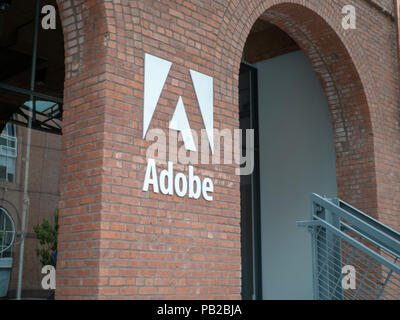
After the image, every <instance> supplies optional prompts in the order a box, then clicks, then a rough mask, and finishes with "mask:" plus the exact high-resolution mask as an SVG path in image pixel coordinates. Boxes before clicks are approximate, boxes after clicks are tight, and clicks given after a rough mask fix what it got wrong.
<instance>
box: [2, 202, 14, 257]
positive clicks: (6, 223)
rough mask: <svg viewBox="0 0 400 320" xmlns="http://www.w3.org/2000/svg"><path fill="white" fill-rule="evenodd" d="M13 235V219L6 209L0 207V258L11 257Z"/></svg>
mask: <svg viewBox="0 0 400 320" xmlns="http://www.w3.org/2000/svg"><path fill="white" fill-rule="evenodd" d="M14 237H15V226H14V221H13V219H12V218H11V217H10V215H9V214H8V212H7V210H6V209H4V208H1V207H0V258H9V257H11V253H12V245H13V242H14Z"/></svg>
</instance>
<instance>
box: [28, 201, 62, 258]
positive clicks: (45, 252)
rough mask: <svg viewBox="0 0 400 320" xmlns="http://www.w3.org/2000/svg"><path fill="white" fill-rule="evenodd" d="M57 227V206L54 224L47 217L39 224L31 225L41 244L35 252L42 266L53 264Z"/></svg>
mask: <svg viewBox="0 0 400 320" xmlns="http://www.w3.org/2000/svg"><path fill="white" fill-rule="evenodd" d="M58 227H59V225H58V208H56V209H55V210H54V226H52V225H51V224H50V223H49V221H48V220H47V219H43V221H42V223H41V224H37V225H35V226H34V227H33V230H34V231H35V233H36V236H37V238H38V239H39V241H40V245H41V248H40V249H36V254H37V255H38V257H40V262H41V263H42V265H43V266H46V265H52V266H55V263H54V253H55V251H56V250H57V235H58Z"/></svg>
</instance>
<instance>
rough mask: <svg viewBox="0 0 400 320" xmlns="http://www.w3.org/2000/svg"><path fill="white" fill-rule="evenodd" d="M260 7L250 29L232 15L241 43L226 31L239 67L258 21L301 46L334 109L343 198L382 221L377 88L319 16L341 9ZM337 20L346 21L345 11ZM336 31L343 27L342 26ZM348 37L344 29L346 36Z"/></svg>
mask: <svg viewBox="0 0 400 320" xmlns="http://www.w3.org/2000/svg"><path fill="white" fill-rule="evenodd" d="M260 2H261V3H258V4H255V5H254V6H252V7H251V8H249V9H248V11H249V12H251V13H250V14H249V17H248V19H247V21H246V22H245V23H244V24H243V23H242V22H240V21H235V20H234V19H235V17H236V15H235V14H234V13H233V14H232V16H233V18H232V22H231V23H232V24H230V27H231V26H232V25H235V23H238V26H237V29H238V30H242V31H241V32H239V33H240V36H239V39H236V41H235V39H233V38H234V37H237V35H235V34H233V35H232V33H231V32H225V31H226V30H229V28H230V27H229V26H228V25H227V26H226V28H227V29H225V28H223V29H221V30H220V35H222V34H224V42H225V43H233V44H236V45H235V46H232V51H231V57H232V60H233V65H234V66H235V67H237V68H238V66H239V64H240V59H241V56H242V51H240V50H241V49H242V48H243V47H244V43H245V41H246V38H247V35H248V33H249V31H250V28H251V27H252V25H253V23H254V22H255V21H256V19H258V18H260V19H264V20H266V21H268V22H270V23H273V24H274V25H276V26H278V27H279V28H280V29H282V30H283V31H285V32H286V33H287V34H288V35H289V36H291V38H292V39H294V40H295V41H296V43H297V44H298V45H299V47H300V48H301V49H302V50H303V52H304V53H305V54H306V56H307V57H308V59H309V61H310V62H311V64H312V66H313V67H314V71H315V72H316V74H317V76H318V78H319V80H320V82H321V85H322V87H323V89H324V91H325V94H326V98H327V102H328V105H329V109H330V113H331V118H332V123H333V129H334V138H335V149H336V150H335V151H336V167H337V183H338V196H339V197H340V198H342V199H344V200H345V201H348V202H349V203H352V204H353V205H355V206H357V207H359V208H361V209H363V210H365V211H366V212H368V213H370V214H372V215H373V216H375V217H377V212H378V201H377V185H376V184H377V180H376V170H375V160H374V159H375V153H374V138H373V137H374V134H373V126H372V120H371V114H370V113H371V111H370V107H371V104H372V103H369V101H368V99H367V94H366V93H367V90H368V89H369V90H372V89H371V88H368V87H367V88H366V87H365V86H364V83H367V84H371V83H372V81H371V80H370V79H369V74H368V73H366V72H364V77H365V78H364V81H362V80H361V78H360V75H359V72H358V68H357V67H356V65H355V63H358V65H359V67H360V68H361V67H363V65H364V64H365V61H363V60H362V57H359V56H356V57H355V58H354V59H353V57H352V56H351V55H350V53H349V50H348V48H347V47H346V45H345V44H344V43H343V41H342V40H341V39H340V36H339V34H338V33H337V31H335V30H334V29H333V27H332V26H330V25H329V24H328V22H327V21H326V20H325V19H324V18H322V17H321V16H320V15H319V14H318V13H317V12H316V11H314V10H319V11H326V12H332V10H333V9H334V8H336V10H339V9H340V8H341V7H339V6H334V7H331V8H325V7H323V8H321V6H319V7H316V6H315V4H314V3H311V4H307V6H306V5H305V4H303V2H304V1H292V2H290V3H289V2H287V1H260ZM266 8H267V9H266ZM313 9H314V10H313ZM232 10H235V12H242V11H241V10H245V9H244V8H243V7H241V6H240V5H239V6H237V7H236V8H235V9H232ZM243 16H245V14H243V12H242V13H241V17H243ZM336 20H337V21H336V22H338V23H340V22H341V20H340V11H338V14H337V19H336ZM336 27H339V28H341V25H340V26H336ZM222 30H224V31H222ZM343 33H344V30H343V32H342V34H341V36H343ZM349 37H350V38H352V35H351V34H349ZM353 41H354V43H353V45H354V44H355V43H357V41H358V40H357V39H354V38H353ZM350 49H353V48H350ZM353 50H354V49H353ZM370 87H371V86H370ZM370 97H373V95H372V94H371V95H370ZM371 102H372V101H371Z"/></svg>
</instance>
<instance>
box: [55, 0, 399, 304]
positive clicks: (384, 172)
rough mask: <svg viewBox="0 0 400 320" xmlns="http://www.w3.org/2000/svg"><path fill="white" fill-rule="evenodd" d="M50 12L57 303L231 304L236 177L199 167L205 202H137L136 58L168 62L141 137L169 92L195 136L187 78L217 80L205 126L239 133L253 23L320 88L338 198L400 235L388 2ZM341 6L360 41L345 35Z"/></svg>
mask: <svg viewBox="0 0 400 320" xmlns="http://www.w3.org/2000/svg"><path fill="white" fill-rule="evenodd" d="M58 2H59V5H60V12H61V17H62V20H63V26H64V37H65V47H66V83H65V112H64V129H63V157H62V167H63V169H62V176H61V202H60V208H61V212H60V215H61V228H60V237H59V262H58V266H57V297H58V298H79V299H80V298H142V299H150V298H155V297H156V298H178V299H183V298H209V299H217V298H222V299H225V298H226V299H230V298H240V291H241V279H240V277H241V273H240V270H241V259H240V195H239V178H238V177H237V176H235V175H234V168H235V167H234V166H216V165H214V166H213V165H208V166H207V165H202V166H201V165H198V166H196V168H195V170H196V173H197V174H201V175H206V176H211V177H212V179H213V180H214V185H215V192H214V201H213V202H206V201H205V200H203V199H199V200H191V199H186V198H184V199H182V198H178V197H170V196H163V195H157V194H154V193H152V192H149V193H146V192H142V191H141V190H142V184H143V180H144V172H145V169H146V163H145V161H146V159H145V154H146V148H147V147H148V146H149V142H146V141H143V139H142V117H143V114H142V109H143V75H144V68H143V66H144V53H145V52H146V53H151V54H153V55H156V56H158V57H161V58H164V59H167V60H169V61H171V62H173V63H174V65H173V68H172V69H171V72H170V77H169V78H168V80H167V83H166V90H164V92H163V93H162V95H161V98H160V101H159V104H158V106H157V109H156V112H155V115H154V119H153V121H152V123H151V125H150V128H155V127H161V128H164V129H166V128H167V126H168V121H169V119H170V118H171V116H172V113H173V111H174V108H175V105H176V101H177V98H178V96H179V95H182V96H183V99H184V103H185V105H186V111H187V113H188V117H189V120H190V121H191V125H192V128H193V129H201V128H203V124H202V121H201V117H200V115H199V109H198V107H197V102H196V98H195V95H194V91H193V87H192V84H191V80H190V75H189V71H188V68H191V69H194V70H196V71H200V72H202V73H205V74H207V75H210V76H213V77H214V105H215V107H214V112H215V114H214V126H215V128H217V129H222V128H230V129H232V128H237V127H238V90H237V87H238V72H239V65H240V59H241V55H242V51H243V47H244V43H245V41H246V37H247V35H248V33H249V31H250V29H251V27H252V25H253V23H254V22H255V21H256V19H258V18H259V17H260V16H261V15H263V17H264V18H265V19H267V20H269V21H270V22H272V23H274V24H276V25H278V26H279V27H280V28H282V29H283V30H284V31H286V32H287V33H288V34H289V35H290V36H292V37H293V39H295V41H296V42H297V43H298V44H299V45H300V47H301V48H302V49H303V50H304V51H305V52H306V54H307V56H308V57H309V59H310V61H311V62H312V64H313V66H314V68H315V70H316V73H317V74H318V76H319V78H320V80H321V83H322V85H323V87H324V89H325V92H326V94H327V99H328V102H329V107H330V110H331V114H332V121H333V125H334V130H335V145H336V153H337V172H338V187H339V195H340V197H341V198H343V199H345V200H347V201H349V202H350V203H352V204H353V205H355V206H357V207H360V208H362V209H364V210H366V211H367V212H368V213H370V214H372V215H375V216H378V217H379V219H381V220H382V221H384V222H386V223H389V224H390V225H392V226H393V227H395V228H397V229H400V157H399V156H400V131H399V129H400V128H399V123H400V113H399V111H400V110H399V105H398V98H397V91H398V86H397V71H396V70H397V60H396V59H397V56H396V44H395V25H394V20H393V18H391V13H390V10H392V6H391V5H388V3H389V1H387V2H385V1H382V0H381V1H380V2H382V3H384V4H386V5H387V9H386V11H387V12H389V13H386V14H385V13H382V12H380V11H378V10H377V9H376V7H374V6H372V5H370V4H368V2H367V1H364V0H352V1H347V0H346V1H343V0H337V1H320V0H308V1H304V0H292V1H282V0H251V1H250V0H249V1H243V0H233V1H211V0H182V1H178V0H176V1H167V0H161V1H150V0H145V1H127V0H120V1H106V0H104V1H93V0H90V1H89V0H86V1H77V0H59V1H58ZM375 2H377V3H378V1H375ZM349 3H351V4H354V5H355V6H356V7H357V13H358V15H357V30H348V31H345V30H343V29H342V27H341V21H342V15H341V8H342V6H344V5H346V4H349ZM178 169H180V170H184V169H186V170H187V168H185V167H183V166H181V167H178ZM378 214H379V215H378Z"/></svg>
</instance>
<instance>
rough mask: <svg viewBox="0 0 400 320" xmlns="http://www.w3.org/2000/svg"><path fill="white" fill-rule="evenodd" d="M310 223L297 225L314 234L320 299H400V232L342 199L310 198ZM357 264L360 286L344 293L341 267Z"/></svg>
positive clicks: (316, 196) (313, 196)
mask: <svg viewBox="0 0 400 320" xmlns="http://www.w3.org/2000/svg"><path fill="white" fill-rule="evenodd" d="M311 207H312V212H311V220H308V221H299V222H297V225H298V226H301V227H307V228H308V230H309V231H310V232H311V234H312V254H313V273H314V276H313V279H314V297H315V298H316V299H360V298H361V299H371V297H373V298H374V299H383V298H385V299H387V298H389V299H393V298H394V299H400V265H399V262H400V233H399V232H397V231H395V230H393V229H392V228H390V227H388V226H387V225H384V224H383V223H381V222H380V221H378V220H376V219H374V218H372V217H370V216H369V215H367V214H365V213H364V212H362V211H360V210H358V209H356V208H354V207H353V206H351V205H349V204H348V203H346V202H344V201H342V200H340V199H338V198H334V199H329V198H325V197H321V196H319V195H317V194H311ZM346 264H354V265H356V266H357V268H358V272H360V274H361V276H360V277H359V278H357V286H358V288H357V289H356V290H354V291H347V290H344V289H343V288H342V287H340V286H339V284H340V283H341V280H342V279H341V276H342V274H341V272H343V271H342V268H343V267H344V266H345V265H346Z"/></svg>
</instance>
